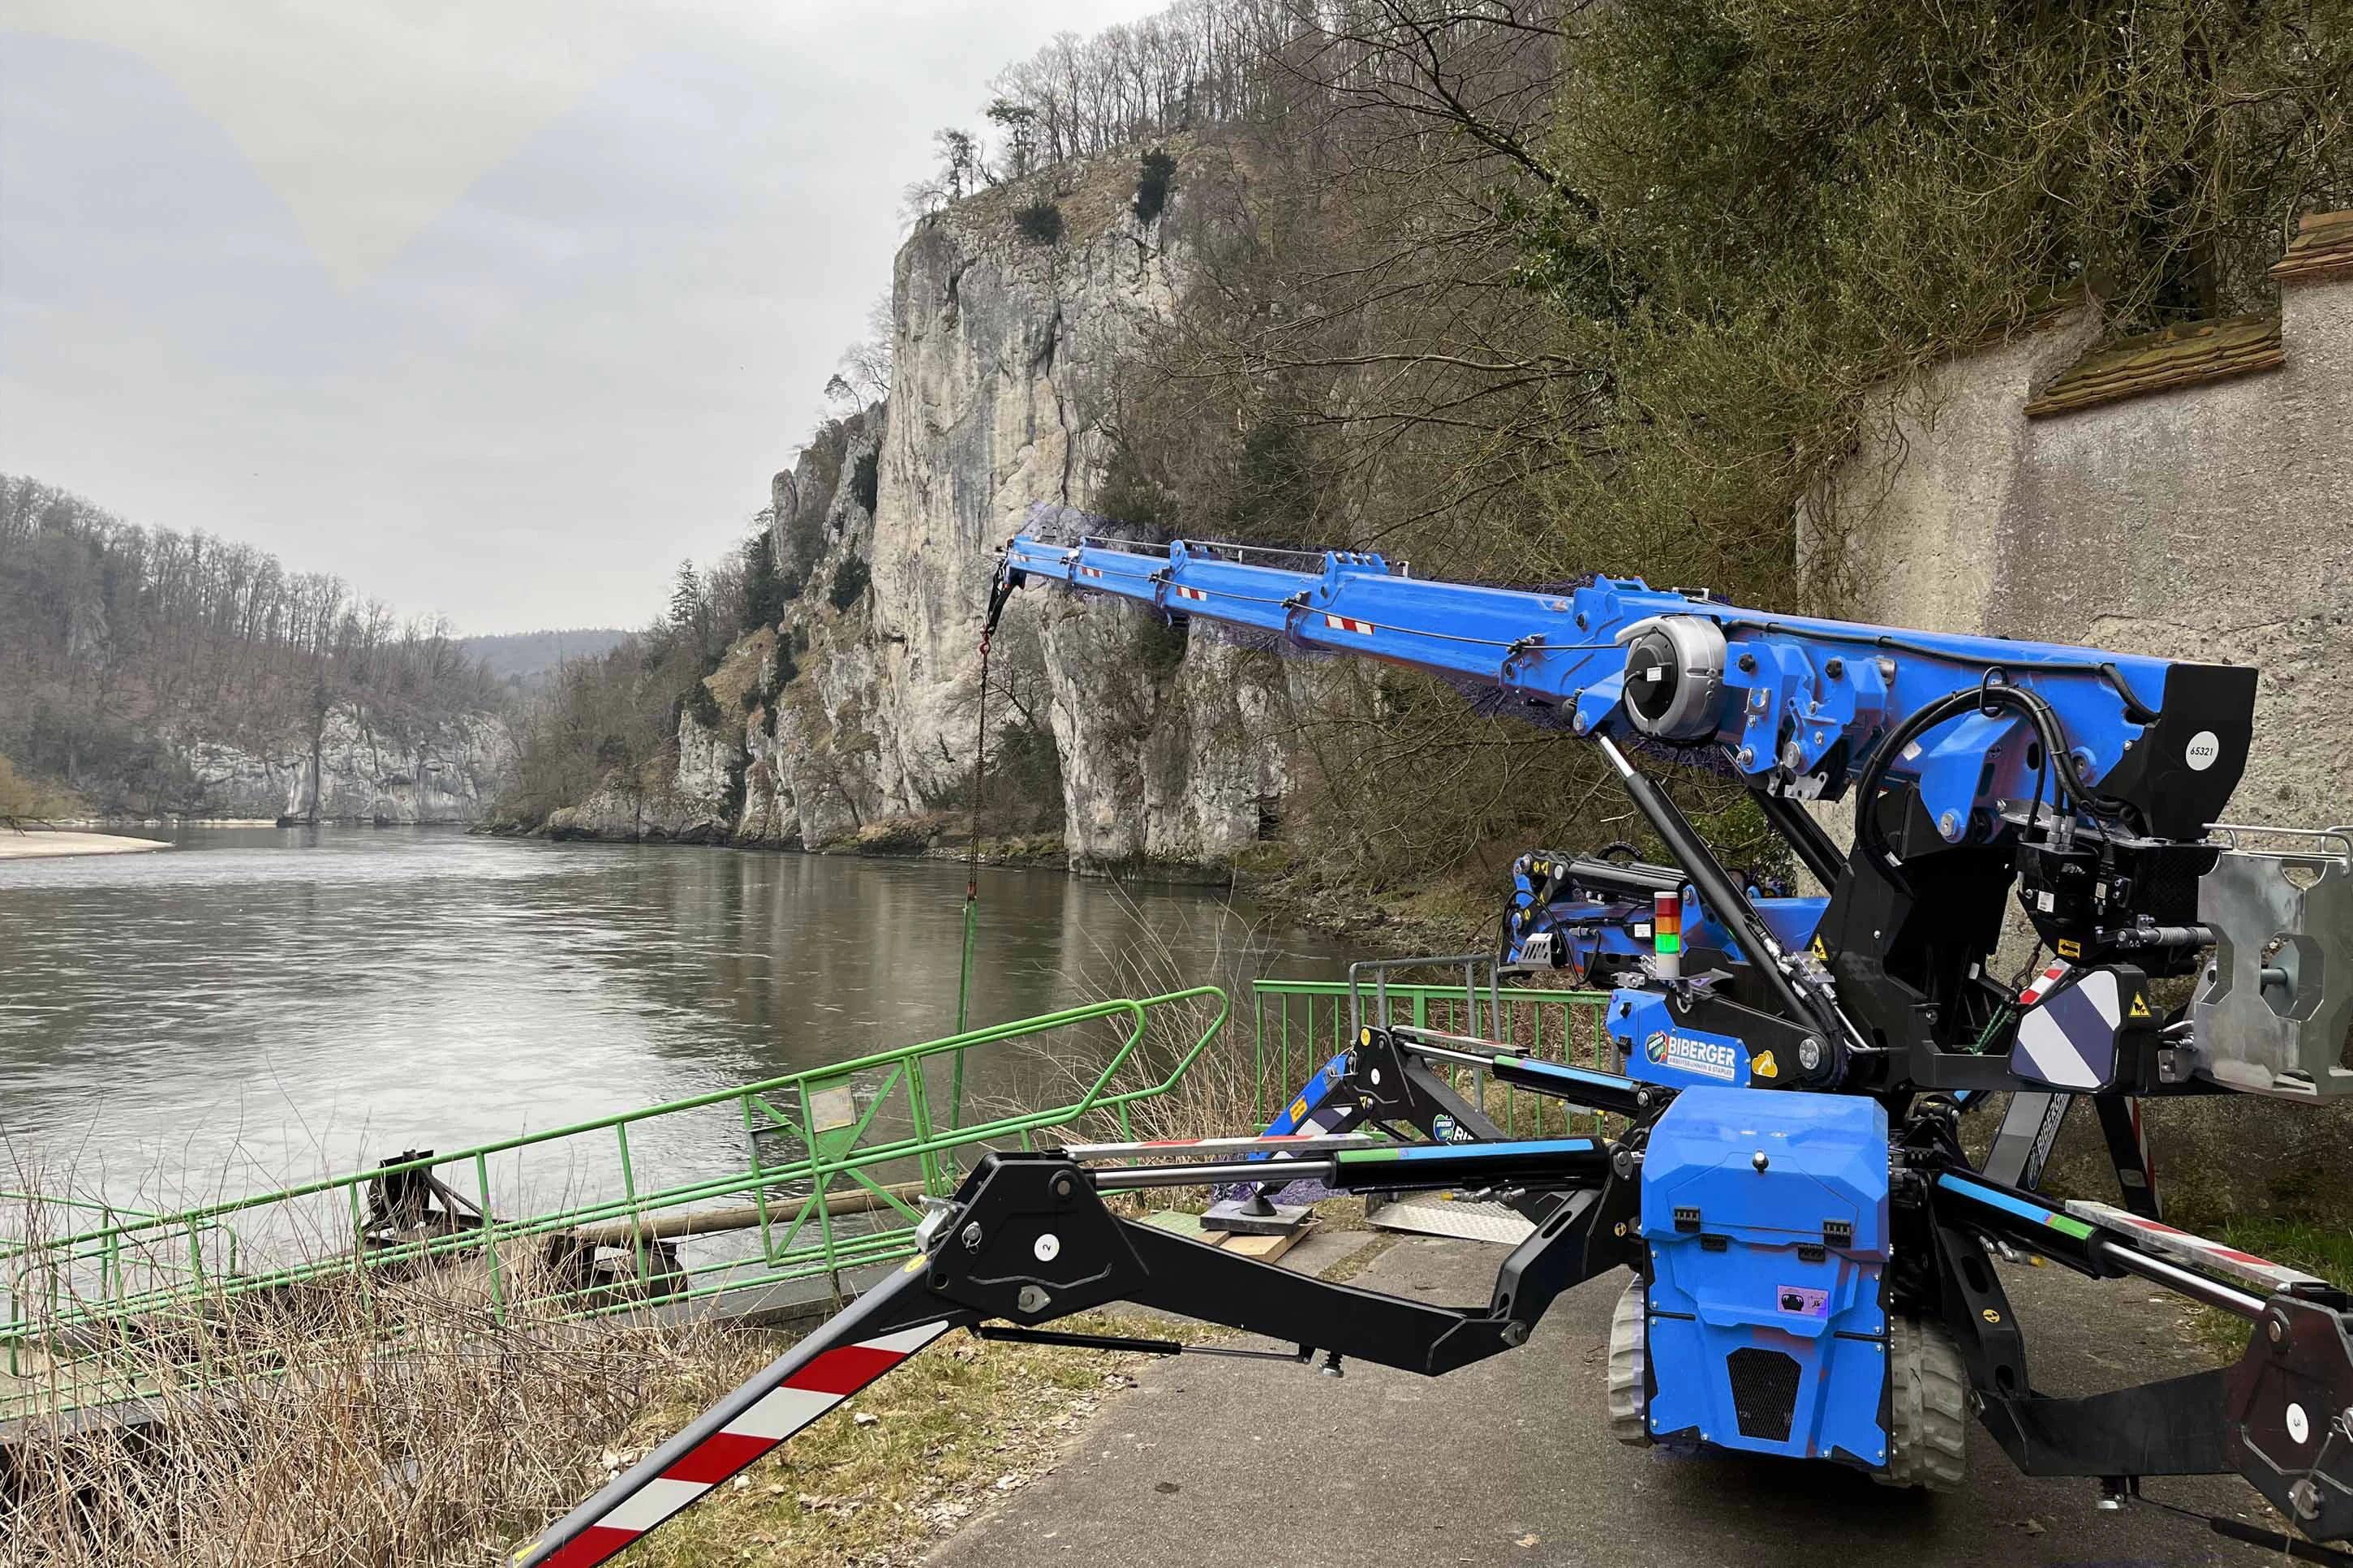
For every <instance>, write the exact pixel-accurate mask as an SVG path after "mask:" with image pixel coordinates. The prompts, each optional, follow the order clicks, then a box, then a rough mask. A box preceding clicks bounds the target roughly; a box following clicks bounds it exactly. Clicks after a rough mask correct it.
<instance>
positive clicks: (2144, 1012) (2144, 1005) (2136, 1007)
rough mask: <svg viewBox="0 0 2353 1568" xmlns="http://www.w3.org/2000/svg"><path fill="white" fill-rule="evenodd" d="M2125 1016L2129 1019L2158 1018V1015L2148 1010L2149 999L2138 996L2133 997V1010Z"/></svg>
mask: <svg viewBox="0 0 2353 1568" xmlns="http://www.w3.org/2000/svg"><path fill="white" fill-rule="evenodd" d="M2125 1016H2126V1017H2127V1018H2153V1017H2155V1016H2157V1015H2156V1014H2154V1013H2152V1012H2150V1011H2149V1010H2148V998H2147V997H2146V996H2143V995H2139V994H2135V995H2134V997H2133V1005H2132V1010H2131V1011H2130V1012H2128V1013H2126V1015H2125Z"/></svg>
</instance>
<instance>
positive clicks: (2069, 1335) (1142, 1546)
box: [932, 1237, 2278, 1568]
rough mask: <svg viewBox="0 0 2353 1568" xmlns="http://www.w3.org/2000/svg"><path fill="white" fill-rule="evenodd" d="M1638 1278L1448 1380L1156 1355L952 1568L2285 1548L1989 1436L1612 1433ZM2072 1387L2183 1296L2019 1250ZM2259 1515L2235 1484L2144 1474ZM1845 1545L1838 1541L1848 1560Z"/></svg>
mask: <svg viewBox="0 0 2353 1568" xmlns="http://www.w3.org/2000/svg"><path fill="white" fill-rule="evenodd" d="M1501 1256H1502V1255H1501V1253H1500V1251H1499V1250H1497V1249H1495V1248H1493V1247H1483V1246H1481V1245H1479V1244H1476V1243H1471V1242H1456V1241H1433V1240H1425V1239H1420V1238H1411V1237H1408V1238H1400V1239H1399V1240H1398V1241H1397V1242H1396V1243H1394V1244H1393V1245H1392V1246H1391V1247H1389V1249H1388V1251H1387V1252H1385V1253H1383V1254H1382V1255H1381V1256H1380V1257H1378V1258H1376V1259H1375V1260H1374V1261H1373V1263H1372V1265H1371V1267H1370V1268H1367V1269H1366V1272H1365V1273H1364V1274H1363V1275H1362V1276H1361V1277H1360V1278H1359V1279H1358V1281H1357V1282H1358V1283H1360V1284H1364V1285H1367V1286H1370V1287H1373V1288H1376V1289H1386V1290H1390V1291H1394V1292H1398V1293H1400V1294H1412V1295H1421V1296H1425V1297H1428V1298H1429V1299H1430V1300H1443V1301H1450V1302H1458V1303H1459V1302H1464V1301H1472V1300H1485V1299H1486V1295H1487V1290H1488V1285H1489V1282H1490V1281H1491V1280H1492V1279H1493V1272H1494V1267H1495V1264H1496V1262H1497V1261H1498V1260H1499V1259H1500V1258H1501ZM1622 1281H1623V1277H1622V1276H1619V1277H1615V1278H1608V1279H1599V1280H1595V1281H1593V1282H1592V1283H1591V1284H1588V1285H1587V1286H1585V1287H1583V1288H1581V1289H1578V1290H1577V1291H1575V1292H1572V1293H1571V1294H1569V1295H1568V1296H1567V1297H1564V1298H1563V1299H1562V1300H1560V1301H1559V1302H1557V1303H1556V1304H1555V1306H1554V1308H1553V1310H1552V1311H1551V1312H1550V1313H1548V1314H1547V1315H1546V1320H1545V1321H1544V1323H1543V1325H1542V1327H1541V1328H1540V1329H1539V1330H1538V1331H1537V1332H1536V1334H1535V1338H1534V1339H1533V1340H1531V1341H1530V1342H1529V1343H1528V1344H1527V1345H1526V1346H1525V1347H1524V1348H1523V1349H1521V1350H1519V1351H1516V1352H1511V1353H1509V1354H1506V1355H1503V1356H1499V1357H1497V1358H1495V1359H1494V1360H1492V1361H1489V1362H1486V1363H1482V1364H1480V1365H1477V1366H1473V1367H1470V1368H1467V1369H1465V1370H1463V1371H1461V1372H1459V1373H1453V1374H1452V1375H1451V1376H1448V1377H1444V1378H1436V1379H1430V1378H1421V1377H1416V1376H1413V1375H1411V1374H1409V1373H1396V1372H1390V1371H1388V1370H1386V1369H1383V1368H1380V1367H1372V1366H1352V1367H1351V1368H1350V1370H1349V1373H1348V1375H1347V1376H1346V1377H1345V1379H1342V1380H1339V1381H1336V1382H1335V1381H1334V1380H1332V1379H1329V1378H1324V1377H1318V1376H1316V1375H1314V1374H1313V1373H1308V1372H1305V1371H1303V1370H1294V1369H1292V1368H1288V1367H1282V1366H1277V1365H1272V1364H1270V1363H1251V1362H1241V1361H1227V1360H1220V1359H1217V1358H1213V1357H1206V1356H1199V1357H1180V1358H1177V1359H1176V1360H1173V1361H1167V1362H1161V1363H1153V1364H1152V1365H1151V1366H1150V1367H1148V1368H1147V1369H1146V1370H1145V1372H1144V1373H1142V1374H1141V1379H1142V1381H1141V1383H1140V1384H1139V1386H1137V1387H1136V1388H1135V1389H1134V1390H1133V1391H1132V1392H1129V1393H1127V1394H1124V1395H1122V1396H1121V1397H1120V1398H1119V1399H1117V1400H1116V1401H1115V1402H1113V1404H1111V1405H1108V1406H1106V1407H1105V1408H1104V1410H1103V1413H1102V1414H1101V1415H1098V1416H1097V1417H1096V1418H1095V1419H1094V1421H1093V1422H1092V1424H1091V1425H1090V1426H1087V1427H1086V1428H1084V1429H1083V1430H1082V1432H1081V1434H1080V1435H1079V1437H1078V1439H1077V1441H1076V1445H1075V1447H1073V1449H1072V1451H1071V1454H1070V1456H1069V1457H1068V1458H1066V1459H1065V1461H1064V1462H1063V1464H1062V1465H1061V1467H1060V1468H1059V1469H1058V1470H1057V1471H1056V1473H1054V1474H1053V1475H1050V1476H1049V1477H1046V1478H1044V1479H1041V1480H1039V1481H1037V1482H1034V1483H1032V1484H1031V1485H1030V1486H1029V1487H1027V1488H1025V1489H1022V1490H1021V1491H1019V1492H1018V1493H1016V1494H1014V1495H1013V1496H1012V1497H1010V1498H1008V1499H1007V1500H1005V1501H1004V1503H1003V1504H1002V1505H1001V1506H999V1507H998V1508H997V1509H996V1510H993V1511H992V1512H991V1513H990V1514H989V1515H987V1517H985V1518H984V1519H982V1520H980V1521H977V1522H976V1523H975V1524H974V1525H972V1526H971V1527H969V1528H968V1529H966V1530H965V1531H963V1532H961V1533H960V1534H958V1535H956V1536H955V1537H954V1538H953V1539H951V1540H950V1541H948V1542H945V1543H944V1545H943V1546H942V1547H941V1548H940V1549H939V1551H938V1552H936V1553H935V1554H934V1557H933V1558H932V1562H933V1563H934V1564H936V1565H937V1568H1038V1565H1039V1564H1040V1563H1049V1564H1050V1563H1071V1564H1087V1565H1090V1568H1092V1565H1093V1564H1098V1563H1112V1564H1118V1565H1120V1568H1326V1565H1330V1568H1339V1565H1344V1564H1345V1568H1364V1565H1365V1564H1366V1563H1395V1564H1398V1565H1400V1568H1450V1565H1454V1564H1474V1565H1479V1568H1485V1565H1487V1564H1498V1565H1505V1568H1538V1565H1572V1564H1573V1565H1580V1568H1582V1565H1588V1564H1591V1565H1597V1568H1599V1565H1604V1564H1607V1565H1618V1564H1625V1565H1628V1568H1634V1565H1641V1568H1684V1565H1687V1564H1689V1565H1698V1564H1715V1563H1738V1564H1743V1565H1746V1564H1757V1565H1760V1568H1773V1565H1789V1568H1848V1565H1850V1564H1851V1565H1852V1568H1864V1565H1866V1564H1869V1565H1873V1568H1875V1565H1877V1564H1882V1563H1900V1564H1903V1565H1904V1568H1945V1565H1947V1564H1952V1565H1960V1564H1979V1563H1996V1564H2001V1565H2003V1568H2011V1565H2021V1564H2027V1563H2075V1564H2091V1563H2099V1564H2107V1565H2119V1568H2120V1565H2123V1564H2128V1563H2130V1564H2159V1563H2164V1564H2173V1563H2221V1564H2238V1565H2248V1564H2254V1563H2264V1562H2274V1561H2277V1560H2278V1559H2276V1558H2275V1557H2274V1556H2272V1555H2270V1554H2266V1553H2263V1552H2256V1551H2254V1550H2253V1549H2252V1548H2248V1547H2242V1546H2238V1545H2234V1544H2232V1543H2231V1542H2225V1541H2222V1540H2221V1539H2220V1538H2219V1537H2216V1536H2214V1535H2212V1534H2211V1533H2209V1532H2208V1531H2206V1530H2205V1529H2204V1527H2203V1526H2200V1525H2198V1524H2195V1523H2192V1522H2190V1521H2186V1520H2181V1519H2178V1518H2176V1517H2173V1516H2171V1515H2168V1514H2163V1513H2160V1512H2158V1510H2155V1509H2151V1508H2146V1507H2140V1508H2135V1509H2132V1510H2129V1511H2127V1512H2125V1513H2122V1514H2109V1513H2100V1512H2097V1511H2095V1510H2094V1508H2093V1506H2092V1505H2093V1501H2094V1496H2095V1491H2094V1486H2093V1484H2092V1483H2091V1482H2088V1481H2036V1480H2028V1479H2024V1478H2022V1477H2021V1476H2019V1475H2018V1474H2017V1473H2016V1472H2015V1471H2014V1470H2012V1469H2011V1468H2010V1465H2009V1462H2008V1460H2007V1459H2005V1458H2003V1456H2002V1454H2001V1452H2000V1450H1999V1449H1998V1448H1996V1447H1994V1446H1993V1445H1992V1444H1991V1443H1990V1442H1989V1441H1986V1440H1985V1439H1984V1438H1983V1435H1982V1434H1981V1433H1977V1432H1974V1431H1973V1432H1972V1438H1971V1452H1970V1473H1971V1477H1972V1479H1973V1480H1974V1482H1975V1490H1974V1491H1972V1492H1970V1493H1968V1494H1957V1495H1953V1496H1949V1497H1938V1498H1927V1497H1923V1496H1920V1495H1918V1494H1911V1493H1898V1492H1892V1491H1890V1490H1888V1489H1884V1488H1881V1487H1877V1486H1874V1485H1873V1484H1872V1483H1871V1482H1870V1481H1869V1480H1868V1479H1862V1478H1860V1477H1857V1476H1855V1475H1853V1474H1852V1473H1851V1472H1847V1471H1843V1470H1840V1469H1836V1468H1832V1467H1830V1466H1827V1465H1812V1464H1803V1463H1796V1462H1785V1461H1770V1460H1761V1459H1755V1458H1736V1457H1732V1456H1725V1455H1707V1456H1701V1457H1692V1458H1673V1457H1670V1456H1668V1455H1666V1454H1663V1453H1661V1452H1659V1451H1657V1450H1646V1449H1632V1448H1624V1447H1620V1446H1618V1445H1617V1444H1616V1443H1613V1442H1612V1441H1610V1439H1609V1436H1608V1433H1607V1430H1606V1424H1605V1420H1604V1397H1605V1396H1604V1388H1603V1373H1604V1363H1605V1361H1606V1358H1607V1352H1608V1339H1609V1309H1610V1305H1611V1303H1612V1301H1613V1300H1615V1298H1616V1296H1617V1293H1618V1291H1619V1290H1620V1289H1621V1288H1622ZM2009 1282H2010V1290H2011V1295H2012V1299H2013V1300H2014V1301H2015V1303H2016V1304H2017V1306H2018V1309H2019V1311H2020V1313H2021V1317H2022V1318H2023V1320H2024V1321H2026V1323H2027V1326H2028V1332H2029V1335H2030V1343H2031V1345H2032V1346H2033V1347H2034V1349H2035V1352H2036V1354H2035V1362H2034V1365H2035V1367H2036V1377H2037V1380H2038V1382H2039V1383H2040V1384H2042V1386H2044V1387H2046V1388H2048V1389H2050V1390H2051V1391H2052V1392H2054V1393H2088V1392H2092V1391H2094V1389H2096V1388H2099V1387H2103V1386H2116V1385H2118V1384H2126V1383H2131V1382H2137V1381H2140V1380H2142V1379H2145V1378H2147V1377H2151V1376H2158V1375H2163V1374H2165V1373H2169V1372H2173V1371H2186V1370H2191V1369H2193V1368H2194V1367H2195V1366H2196V1365H2197V1364H2198V1363H2197V1361H2196V1358H2195V1357H2194V1355H2192V1354H2191V1352H2189V1351H2187V1350H2186V1349H2185V1348H2184V1346H2183V1344H2182V1342H2181V1335H2180V1332H2179V1328H2178V1326H2177V1313H2176V1310H2175V1309H2174V1308H2173V1307H2172V1306H2171V1305H2170V1304H2169V1303H2170V1300H2171V1299H2170V1298H2166V1299H2164V1300H2163V1301H2162V1302H2159V1303H2152V1302H2151V1301H2150V1300H2149V1297H2148V1293H2147V1291H2146V1289H2131V1288H2129V1287H2127V1288H2122V1289H2120V1288H2118V1287H2116V1286H2113V1285H2111V1286H2107V1287H2101V1286H2097V1285H2094V1284H2093V1283H2092V1282H2090V1281H2086V1280H2080V1279H2075V1278H2074V1277H2073V1276H2071V1275H2067V1274H2064V1273H2063V1272H2062V1271H2060V1270H2058V1269H2055V1268H2053V1269H2018V1270H2013V1271H2010V1280H2009ZM2148 1490H2149V1491H2150V1493H2151V1494H2152V1495H2155V1496H2158V1497H2161V1498H2164V1499H2166V1500H2171V1501H2177V1502H2180V1503H2185V1504H2189V1505H2193V1506H2199V1507H2202V1508H2204V1509H2205V1510H2208V1511H2210V1512H2233V1511H2236V1512H2241V1513H2244V1514H2250V1515H2254V1514H2260V1512H2261V1511H2262V1510H2261V1504H2260V1502H2259V1501H2258V1500H2256V1498H2255V1495H2254V1493H2253V1492H2252V1491H2251V1490H2249V1489H2247V1488H2245V1487H2244V1486H2243V1485H2242V1484H2241V1483H2239V1482H2238V1481H2237V1480H2236V1479H2229V1478H2221V1479H2200V1480H2188V1481H2184V1480H2173V1481H2158V1482H2152V1483H2150V1485H2149V1487H2148ZM1841 1560H1842V1561H1841Z"/></svg>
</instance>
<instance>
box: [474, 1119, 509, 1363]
mask: <svg viewBox="0 0 2353 1568" xmlns="http://www.w3.org/2000/svg"><path fill="white" fill-rule="evenodd" d="M474 1185H475V1187H476V1189H477V1190H478V1191H479V1192H480V1194H481V1198H482V1256H483V1258H484V1259H485V1260H486V1261H487V1262H488V1264H489V1266H490V1270H491V1321H492V1322H496V1323H504V1322H505V1321H507V1296H506V1284H505V1281H504V1280H503V1279H501V1276H500V1271H499V1222H498V1221H497V1219H496V1218H494V1217H493V1216H492V1215H491V1160H490V1156H489V1155H487V1154H484V1153H481V1152H479V1151H477V1152H476V1153H475V1155H474Z"/></svg>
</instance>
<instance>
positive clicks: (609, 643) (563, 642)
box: [458, 626, 629, 691]
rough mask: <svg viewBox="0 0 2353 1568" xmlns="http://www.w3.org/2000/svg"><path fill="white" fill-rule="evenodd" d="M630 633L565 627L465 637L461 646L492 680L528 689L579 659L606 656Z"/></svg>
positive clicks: (608, 628)
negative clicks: (478, 662)
mask: <svg viewBox="0 0 2353 1568" xmlns="http://www.w3.org/2000/svg"><path fill="white" fill-rule="evenodd" d="M628 635H629V634H628V632H626V631H624V630H623V629H622V628H620V627H619V626H565V627H562V628H560V629H558V630H555V631H548V632H503V633H501V634H498V635H496V636H492V637H465V638H462V639H460V640H459V644H458V647H459V649H460V650H461V651H462V652H463V653H464V654H465V656H466V657H467V658H475V659H480V660H481V662H482V665H483V667H484V668H486V669H488V670H489V671H490V674H491V679H493V680H496V681H500V682H501V683H503V684H505V685H506V686H508V687H509V688H511V689H519V690H524V691H528V690H531V689H535V688H537V687H538V686H540V685H541V684H542V683H543V681H544V680H545V679H546V678H547V677H549V676H551V675H553V674H554V673H555V672H556V671H557V670H558V669H560V668H563V667H564V666H565V665H566V664H568V663H571V662H572V661H573V660H575V659H584V658H604V657H605V656H606V655H607V654H608V653H610V652H612V651H613V650H614V649H615V648H617V647H619V646H620V645H621V639H622V638H624V637H628Z"/></svg>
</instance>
